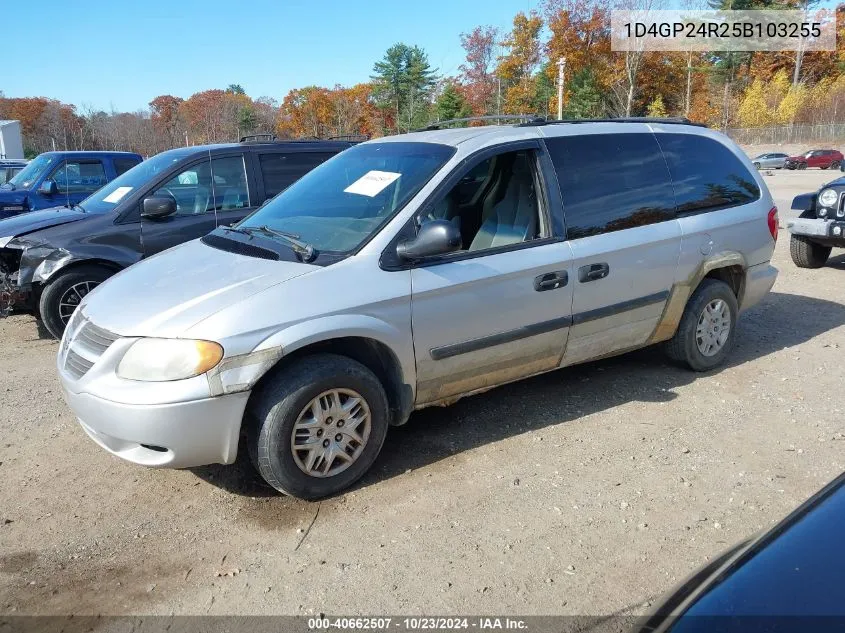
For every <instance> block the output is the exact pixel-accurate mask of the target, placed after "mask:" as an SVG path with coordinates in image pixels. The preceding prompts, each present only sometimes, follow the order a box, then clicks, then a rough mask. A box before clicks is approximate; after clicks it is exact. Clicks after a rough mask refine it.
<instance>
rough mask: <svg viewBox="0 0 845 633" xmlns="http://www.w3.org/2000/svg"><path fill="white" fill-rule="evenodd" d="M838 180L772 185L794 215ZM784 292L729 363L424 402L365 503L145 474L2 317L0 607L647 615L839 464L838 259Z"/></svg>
mask: <svg viewBox="0 0 845 633" xmlns="http://www.w3.org/2000/svg"><path fill="white" fill-rule="evenodd" d="M836 175H838V174H831V173H830V172H820V171H815V170H809V171H805V172H789V173H786V172H773V174H772V175H771V176H766V179H767V181H768V182H769V184H770V186H771V188H772V191H773V192H774V194H775V197H776V198H777V199H778V201H779V205H780V208H781V210H782V217H784V218H785V217H787V216H788V215H790V214H789V212H788V211H787V208H788V202H789V199H790V198H791V196H792V195H793V194H794V193H800V192H802V191H805V190H812V189H815V188H816V186H817V185H818V184H819V183H821V182H824V181H825V180H827V179H829V178H832V177H834V176H836ZM788 246H789V240H788V236H787V235H785V234H784V233H782V234H781V239H780V241H779V243H778V246H777V251H776V254H775V258H774V262H775V265H776V266H778V267H779V268H780V270H781V273H780V277H779V278H778V281H777V284H776V285H775V288H774V290H773V292H772V293H771V295H770V296H769V297H768V298H767V299H766V300H765V302H764V303H763V304H762V305H760V306H758V307H756V308H755V309H753V310H751V311H749V312H748V313H746V314H745V315H743V317H742V319H741V321H740V324H739V331H738V335H739V336H738V344H737V346H736V348H735V349H734V351H733V355H732V357H731V359H730V363H729V365H728V366H727V367H725V368H724V369H722V370H721V371H717V372H713V373H710V374H703V375H702V374H698V375H696V374H693V373H691V372H689V371H686V370H684V369H680V368H677V367H674V366H672V365H670V364H668V363H667V362H666V361H665V360H664V357H663V356H662V355H661V353H660V352H659V350H654V349H647V350H643V351H640V352H635V353H632V354H628V355H625V356H621V357H618V358H614V359H611V360H605V361H601V362H596V363H591V364H587V365H583V366H579V367H574V368H569V369H566V370H562V371H558V372H554V373H551V374H547V375H545V376H541V377H538V378H534V379H531V380H527V381H524V382H522V383H518V384H514V385H510V386H507V387H503V388H500V389H497V390H494V391H492V392H490V393H487V394H484V395H480V396H477V397H473V398H467V399H465V400H463V401H461V402H459V403H458V404H456V405H454V406H452V407H450V408H446V409H432V410H426V411H423V412H419V413H418V414H415V415H414V416H413V418H412V419H411V422H410V423H409V424H408V425H406V426H404V427H401V428H397V429H392V430H391V432H390V434H389V436H388V439H387V443H386V445H385V448H384V451H383V452H382V456H381V457H380V458H379V460H378V462H377V464H376V466H375V468H374V470H373V472H371V473H370V474H369V476H367V477H366V478H365V480H364V481H362V482H361V483H360V485H358V486H357V487H356V488H355V489H354V490H353V491H351V492H348V493H346V494H343V495H340V496H338V497H336V498H333V499H330V500H327V501H323V502H322V503H304V502H298V501H294V500H291V499H289V498H285V497H282V496H279V495H277V494H275V493H274V492H272V491H270V490H268V489H267V488H265V487H264V486H262V485H260V484H259V483H258V482H257V481H256V479H255V478H254V477H253V476H252V474H251V473H250V470H249V467H248V466H244V467H238V466H235V467H210V468H204V469H197V470H195V471H167V470H147V469H144V468H140V467H137V466H133V465H131V464H128V463H124V462H122V461H120V460H119V459H117V458H115V457H112V456H110V455H108V454H107V453H106V452H105V451H103V450H101V449H100V448H98V447H97V446H96V445H95V444H94V443H93V442H92V441H91V440H89V439H88V438H87V437H86V436H85V434H84V433H83V432H82V430H81V429H80V428H79V427H78V426H77V423H76V422H75V420H74V419H73V417H72V416H71V414H70V412H69V411H68V409H67V408H66V407H65V405H64V403H63V401H62V398H61V395H60V391H59V386H58V383H57V380H56V376H55V371H54V359H55V356H56V349H57V344H56V343H54V342H52V341H49V340H45V339H42V338H39V335H38V332H37V328H36V324H35V322H34V320H33V319H32V318H30V317H27V316H15V317H12V318H10V319H6V320H3V321H2V322H0V341H2V342H3V345H2V346H0V366H2V367H3V368H4V372H3V382H2V385H0V437H2V441H0V481H2V487H1V488H0V614H4V613H5V614H11V613H42V614H43V613H62V614H66V613H74V614H94V613H104V614H127V613H132V614H153V613H155V614H171V613H175V614H228V613H238V614H313V613H321V612H322V613H327V614H339V613H345V614H379V613H392V614H405V613H407V614H443V615H447V614H462V613H474V614H479V613H481V614H483V613H497V614H503V613H512V614H522V615H529V614H578V615H587V614H591V615H592V614H610V613H616V612H620V611H626V610H627V612H642V610H644V609H645V608H646V606H645V605H647V604H648V603H649V602H651V601H654V600H656V599H658V598H659V597H660V596H661V594H663V593H664V592H666V591H667V590H669V589H671V588H672V587H673V586H674V585H675V584H676V583H678V582H679V581H680V580H682V579H683V578H684V577H686V576H687V574H689V573H690V572H692V571H693V570H694V569H696V568H697V567H699V566H700V565H702V564H703V563H705V562H706V561H707V560H708V559H710V558H712V557H713V556H715V555H717V554H719V553H720V552H722V551H723V550H725V549H726V548H727V547H729V546H730V545H732V544H734V543H736V542H738V541H740V540H742V539H745V538H747V537H749V536H751V535H753V534H754V533H755V532H757V531H759V530H762V529H764V528H767V527H768V526H771V525H772V524H773V523H774V522H776V521H777V520H778V519H780V518H782V517H783V516H784V515H785V514H786V513H788V512H789V511H790V510H791V509H792V508H793V507H795V506H796V505H798V504H800V503H801V502H802V501H804V500H805V499H806V498H807V497H809V496H810V495H811V494H812V493H813V492H814V491H816V490H817V489H818V488H820V487H821V486H822V485H824V484H825V483H826V482H828V481H829V480H831V479H833V478H834V477H835V476H836V475H838V474H839V473H840V472H842V471H843V470H844V469H845V415H843V413H844V412H845V401H842V400H841V399H839V397H838V396H839V395H840V394H841V393H842V389H841V384H842V369H841V362H842V358H843V356H842V350H843V348H845V283H843V280H845V256H843V255H841V254H840V255H838V256H835V257H834V258H833V259H832V260H831V262H830V263H829V264H828V265H827V266H826V267H825V268H823V269H821V270H815V271H811V270H799V269H797V268H796V267H795V266H793V264H792V262H791V261H790V259H789V252H788V250H789V249H788Z"/></svg>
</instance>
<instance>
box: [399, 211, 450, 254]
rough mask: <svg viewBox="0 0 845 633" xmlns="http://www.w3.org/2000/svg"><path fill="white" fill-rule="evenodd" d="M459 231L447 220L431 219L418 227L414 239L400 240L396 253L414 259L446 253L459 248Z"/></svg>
mask: <svg viewBox="0 0 845 633" xmlns="http://www.w3.org/2000/svg"><path fill="white" fill-rule="evenodd" d="M461 243H462V238H461V231H460V229H459V228H458V227H457V226H455V225H454V224H452V223H451V222H449V221H448V220H431V221H430V222H426V223H425V224H423V225H422V226H421V227H420V230H419V232H418V233H417V236H416V237H415V238H414V239H411V240H407V241H405V242H400V243H399V244H398V245H397V246H396V254H397V255H399V257H401V258H402V259H407V260H411V261H413V260H416V259H423V258H425V257H433V256H435V255H446V254H447V253H454V252H456V251H459V250H461Z"/></svg>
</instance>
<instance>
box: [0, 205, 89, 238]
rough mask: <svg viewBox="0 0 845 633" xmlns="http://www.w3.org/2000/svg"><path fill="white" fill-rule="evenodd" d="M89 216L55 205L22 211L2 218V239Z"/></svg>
mask: <svg viewBox="0 0 845 633" xmlns="http://www.w3.org/2000/svg"><path fill="white" fill-rule="evenodd" d="M85 217H87V214H86V213H84V212H82V211H74V210H73V209H68V208H67V207H54V208H51V209H42V210H41V211H30V212H28V213H21V214H20V215H15V216H13V217H11V218H6V219H5V220H0V239H2V238H4V237H20V236H21V235H26V234H27V233H32V232H33V231H38V230H39V229H46V228H48V227H51V226H57V225H59V224H67V223H68V222H75V221H76V220H82V219H83V218H85Z"/></svg>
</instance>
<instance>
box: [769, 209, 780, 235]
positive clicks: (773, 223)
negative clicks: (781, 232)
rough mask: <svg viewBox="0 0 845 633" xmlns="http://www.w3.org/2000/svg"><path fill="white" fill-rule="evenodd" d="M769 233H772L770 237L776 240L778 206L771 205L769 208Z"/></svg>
mask: <svg viewBox="0 0 845 633" xmlns="http://www.w3.org/2000/svg"><path fill="white" fill-rule="evenodd" d="M768 220H769V233H771V234H772V239H773V240H774V241H775V242H777V241H778V208H777V207H772V208H771V209H769V218H768Z"/></svg>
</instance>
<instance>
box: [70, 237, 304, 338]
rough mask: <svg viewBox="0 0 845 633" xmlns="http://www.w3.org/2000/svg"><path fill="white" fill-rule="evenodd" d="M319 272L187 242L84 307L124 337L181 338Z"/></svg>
mask: <svg viewBox="0 0 845 633" xmlns="http://www.w3.org/2000/svg"><path fill="white" fill-rule="evenodd" d="M313 270H319V266H313V265H310V264H302V263H299V262H288V261H274V260H266V259H259V258H255V257H247V256H245V255H237V254H234V253H229V252H226V251H221V250H218V249H216V248H213V247H211V246H207V245H205V244H203V243H202V242H201V241H200V240H194V241H192V242H187V243H185V244H182V245H180V246H176V247H174V248H171V249H170V250H168V251H165V252H163V253H160V254H158V255H155V256H154V257H151V258H149V259H145V260H142V261H141V262H139V263H137V264H135V265H134V266H130V267H129V268H127V269H126V270H124V271H123V272H121V273H118V274H117V275H115V276H114V277H112V278H111V279H109V280H108V281H106V282H105V283H103V284H101V285H100V286H98V287H97V288H96V289H95V290H94V291H93V292H91V293H90V294H89V295H88V296H87V297H86V298H85V301H84V302H83V304H82V311H83V313H84V314H85V316H86V317H87V318H88V319H90V321H91V322H92V323H94V324H96V325H98V326H99V327H101V328H104V329H106V330H109V331H110V332H113V333H115V334H119V335H121V336H157V337H163V338H178V337H180V336H182V334H183V333H184V332H185V331H186V330H187V329H189V328H190V327H192V326H194V325H196V324H197V323H199V322H200V321H202V320H203V319H206V318H208V317H210V316H211V315H213V314H215V313H216V312H219V311H220V310H222V309H224V308H227V307H229V306H231V305H233V304H234V303H237V302H239V301H243V300H244V299H246V298H247V297H250V296H252V295H254V294H256V293H258V292H261V291H262V290H266V289H267V288H269V287H270V286H274V285H276V284H280V283H282V282H284V281H287V280H288V279H293V278H294V277H299V276H300V275H304V274H305V273H308V272H311V271H313Z"/></svg>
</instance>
